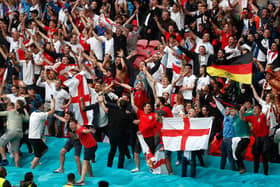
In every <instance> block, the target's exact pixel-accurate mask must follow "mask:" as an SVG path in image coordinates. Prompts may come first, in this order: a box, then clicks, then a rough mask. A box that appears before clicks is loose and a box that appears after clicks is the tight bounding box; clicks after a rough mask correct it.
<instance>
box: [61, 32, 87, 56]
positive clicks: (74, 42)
mask: <svg viewBox="0 0 280 187" xmlns="http://www.w3.org/2000/svg"><path fill="white" fill-rule="evenodd" d="M64 43H66V44H67V45H69V46H70V47H71V49H72V50H73V52H74V53H79V50H83V49H84V48H83V46H82V45H81V44H80V43H78V37H77V35H76V34H72V37H71V39H70V42H67V41H64ZM71 56H72V55H71Z"/></svg>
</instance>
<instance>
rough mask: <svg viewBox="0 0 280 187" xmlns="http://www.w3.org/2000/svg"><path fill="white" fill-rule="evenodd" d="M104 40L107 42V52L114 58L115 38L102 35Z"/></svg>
mask: <svg viewBox="0 0 280 187" xmlns="http://www.w3.org/2000/svg"><path fill="white" fill-rule="evenodd" d="M100 38H101V39H102V41H103V42H104V43H105V54H111V56H112V59H114V38H113V37H112V38H111V39H110V40H107V39H106V38H105V36H100Z"/></svg>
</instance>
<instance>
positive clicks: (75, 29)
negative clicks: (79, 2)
mask: <svg viewBox="0 0 280 187" xmlns="http://www.w3.org/2000/svg"><path fill="white" fill-rule="evenodd" d="M68 19H69V20H70V23H71V25H72V27H73V29H74V31H75V33H77V34H78V35H80V34H81V33H80V31H79V29H78V28H77V26H76V24H74V22H73V18H72V16H71V15H68Z"/></svg>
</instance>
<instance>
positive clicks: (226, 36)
mask: <svg viewBox="0 0 280 187" xmlns="http://www.w3.org/2000/svg"><path fill="white" fill-rule="evenodd" d="M230 36H231V34H227V33H226V32H225V31H222V32H221V43H222V46H221V48H222V49H225V47H226V46H227V45H228V39H229V37H230Z"/></svg>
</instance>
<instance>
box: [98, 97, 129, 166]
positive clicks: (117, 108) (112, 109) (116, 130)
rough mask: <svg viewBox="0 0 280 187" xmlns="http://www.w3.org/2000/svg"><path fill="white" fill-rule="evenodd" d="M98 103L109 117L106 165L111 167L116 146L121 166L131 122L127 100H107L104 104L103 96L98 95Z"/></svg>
mask: <svg viewBox="0 0 280 187" xmlns="http://www.w3.org/2000/svg"><path fill="white" fill-rule="evenodd" d="M98 102H99V104H100V105H103V107H104V108H105V109H106V112H107V113H108V117H109V123H110V127H109V136H110V145H111V149H110V152H109V155H108V162H107V166H108V167H112V165H113V159H114V156H115V153H116V151H117V148H118V149H119V152H120V154H119V162H118V168H123V164H124V159H125V152H126V149H127V148H126V147H127V137H126V131H127V129H128V127H129V125H131V123H132V114H131V113H130V112H129V110H128V102H127V101H125V100H120V101H119V102H118V104H115V103H110V102H107V103H106V104H105V105H104V98H103V96H99V97H98Z"/></svg>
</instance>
